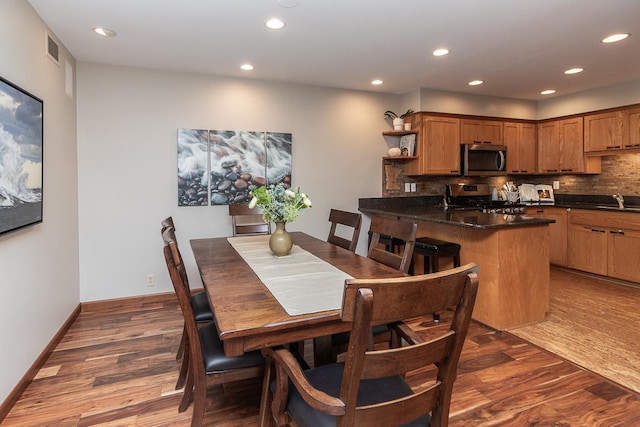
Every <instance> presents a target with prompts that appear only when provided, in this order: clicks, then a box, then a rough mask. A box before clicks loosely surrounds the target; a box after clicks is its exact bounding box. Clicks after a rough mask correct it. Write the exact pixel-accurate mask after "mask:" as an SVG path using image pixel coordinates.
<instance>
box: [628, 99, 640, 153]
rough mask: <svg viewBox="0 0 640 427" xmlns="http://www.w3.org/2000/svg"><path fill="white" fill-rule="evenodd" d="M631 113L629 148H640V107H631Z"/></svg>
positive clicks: (629, 111) (629, 112)
mask: <svg viewBox="0 0 640 427" xmlns="http://www.w3.org/2000/svg"><path fill="white" fill-rule="evenodd" d="M628 114H629V142H628V144H627V148H640V107H636V108H631V109H630V110H628Z"/></svg>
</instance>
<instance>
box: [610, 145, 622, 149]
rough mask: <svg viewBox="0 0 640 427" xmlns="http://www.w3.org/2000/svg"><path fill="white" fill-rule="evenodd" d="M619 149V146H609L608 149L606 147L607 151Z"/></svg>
mask: <svg viewBox="0 0 640 427" xmlns="http://www.w3.org/2000/svg"><path fill="white" fill-rule="evenodd" d="M619 148H620V146H619V145H612V146H610V147H607V150H617V149H619Z"/></svg>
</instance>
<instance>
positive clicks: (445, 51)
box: [433, 49, 449, 56]
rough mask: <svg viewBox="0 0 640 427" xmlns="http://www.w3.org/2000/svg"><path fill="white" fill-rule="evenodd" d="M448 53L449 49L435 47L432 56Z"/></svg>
mask: <svg viewBox="0 0 640 427" xmlns="http://www.w3.org/2000/svg"><path fill="white" fill-rule="evenodd" d="M448 53H449V49H436V50H434V51H433V56H444V55H446V54H448Z"/></svg>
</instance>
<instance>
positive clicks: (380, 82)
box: [371, 79, 383, 85]
mask: <svg viewBox="0 0 640 427" xmlns="http://www.w3.org/2000/svg"><path fill="white" fill-rule="evenodd" d="M382 83H383V81H382V80H380V79H376V80H371V84H372V85H381V84H382Z"/></svg>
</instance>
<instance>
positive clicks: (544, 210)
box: [527, 206, 568, 267]
mask: <svg viewBox="0 0 640 427" xmlns="http://www.w3.org/2000/svg"><path fill="white" fill-rule="evenodd" d="M527 215H529V216H533V217H536V218H545V219H552V220H554V221H555V222H554V223H552V224H549V261H550V262H551V264H554V265H559V266H561V267H567V225H568V210H567V209H566V208H555V207H548V206H539V207H535V208H533V207H531V208H527Z"/></svg>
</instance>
